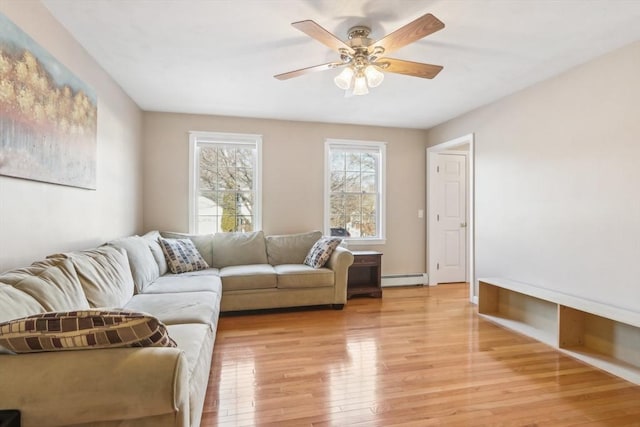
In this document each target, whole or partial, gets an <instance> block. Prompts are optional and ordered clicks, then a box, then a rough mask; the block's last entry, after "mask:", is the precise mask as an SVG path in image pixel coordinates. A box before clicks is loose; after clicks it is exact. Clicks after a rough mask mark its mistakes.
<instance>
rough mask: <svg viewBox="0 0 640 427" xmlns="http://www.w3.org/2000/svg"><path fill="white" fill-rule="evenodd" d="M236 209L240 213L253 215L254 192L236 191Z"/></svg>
mask: <svg viewBox="0 0 640 427" xmlns="http://www.w3.org/2000/svg"><path fill="white" fill-rule="evenodd" d="M236 203H237V206H236V210H237V212H238V215H242V216H252V215H253V193H251V192H238V193H236Z"/></svg>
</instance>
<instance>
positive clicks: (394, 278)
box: [381, 273, 429, 288]
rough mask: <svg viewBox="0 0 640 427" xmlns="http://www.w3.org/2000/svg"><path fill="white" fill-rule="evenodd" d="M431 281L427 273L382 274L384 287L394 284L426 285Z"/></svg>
mask: <svg viewBox="0 0 640 427" xmlns="http://www.w3.org/2000/svg"><path fill="white" fill-rule="evenodd" d="M428 283H429V278H428V276H427V273H413V274H389V275H387V276H382V284H381V285H382V287H383V288H389V287H392V286H415V285H426V284H428Z"/></svg>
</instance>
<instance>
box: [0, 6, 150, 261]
mask: <svg viewBox="0 0 640 427" xmlns="http://www.w3.org/2000/svg"><path fill="white" fill-rule="evenodd" d="M0 12H1V13H3V14H5V15H6V16H7V17H8V18H9V19H11V20H12V21H13V22H14V23H15V24H16V25H18V26H19V27H20V28H22V30H23V31H25V32H26V33H27V34H29V35H30V36H31V37H32V38H33V39H34V40H35V41H36V42H37V43H39V44H40V45H41V46H42V47H44V48H45V49H47V50H48V51H49V53H51V54H52V55H53V56H54V57H55V58H56V59H58V60H59V61H60V62H61V63H63V64H65V65H66V66H67V68H69V69H70V70H71V71H72V72H73V73H74V74H76V76H78V77H79V78H80V79H82V80H83V81H84V82H86V83H87V84H89V85H90V86H91V87H93V89H94V90H95V91H96V94H97V95H98V149H97V159H98V164H97V187H98V189H97V191H91V190H84V189H78V188H72V187H63V186H59V185H53V184H46V183H39V182H35V181H27V180H20V179H15V178H9V177H4V176H0V271H4V270H7V269H10V268H14V267H18V266H23V265H28V264H29V263H31V262H32V261H34V260H36V259H39V258H42V257H44V256H46V255H48V254H51V253H53V252H60V251H68V250H73V249H80V248H86V247H90V246H94V245H97V244H100V243H103V242H104V241H106V240H108V239H111V238H114V237H117V236H122V235H126V234H130V233H133V232H136V231H139V230H140V229H141V228H142V195H141V191H142V173H141V146H142V144H141V130H142V113H141V111H140V110H139V108H138V107H137V106H136V105H135V104H134V103H133V102H132V101H131V99H130V98H129V97H128V96H127V95H125V94H124V92H123V91H122V90H121V89H120V87H118V86H117V85H116V84H115V83H114V82H113V80H112V79H111V78H110V77H109V76H108V75H107V74H106V73H105V72H104V71H103V70H102V69H101V68H100V67H99V66H98V65H97V63H96V62H95V61H94V60H93V59H92V58H91V57H90V56H89V55H88V54H87V53H86V52H85V51H84V49H82V47H81V46H80V45H79V44H78V43H77V42H76V41H75V40H74V39H73V38H72V37H71V36H70V35H69V34H68V33H67V31H66V30H65V29H64V28H63V27H62V26H61V25H60V24H58V22H57V21H56V20H55V19H54V18H53V17H52V16H51V15H50V14H49V12H48V11H47V9H46V8H45V7H44V6H43V5H42V4H41V3H40V2H39V1H6V0H0Z"/></svg>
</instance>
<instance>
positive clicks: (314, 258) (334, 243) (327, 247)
mask: <svg viewBox="0 0 640 427" xmlns="http://www.w3.org/2000/svg"><path fill="white" fill-rule="evenodd" d="M341 242H342V239H341V238H339V237H322V238H321V239H319V240H318V241H317V242H316V243H314V245H313V247H312V248H311V250H310V251H309V254H308V255H307V257H306V258H305V259H304V263H305V264H306V265H308V266H310V267H313V268H320V267H323V266H324V265H325V264H326V263H327V261H329V258H331V254H332V253H333V251H334V250H335V249H336V248H337V247H338V245H339V244H340V243H341Z"/></svg>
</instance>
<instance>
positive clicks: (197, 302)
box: [124, 292, 221, 325]
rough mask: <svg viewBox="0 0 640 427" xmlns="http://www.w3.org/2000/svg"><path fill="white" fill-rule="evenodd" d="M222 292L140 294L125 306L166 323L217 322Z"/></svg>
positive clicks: (211, 323) (127, 308)
mask: <svg viewBox="0 0 640 427" xmlns="http://www.w3.org/2000/svg"><path fill="white" fill-rule="evenodd" d="M220 299H221V294H219V293H216V292H181V293H175V294H173V293H164V294H138V295H134V296H133V298H131V300H130V301H129V302H128V303H127V304H126V305H125V306H124V308H125V309H126V310H132V311H142V312H145V313H149V314H151V315H152V316H155V317H157V318H158V319H159V320H160V321H161V322H162V323H164V324H165V325H176V324H181V323H204V324H208V325H214V324H216V323H217V320H218V314H219V311H220Z"/></svg>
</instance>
